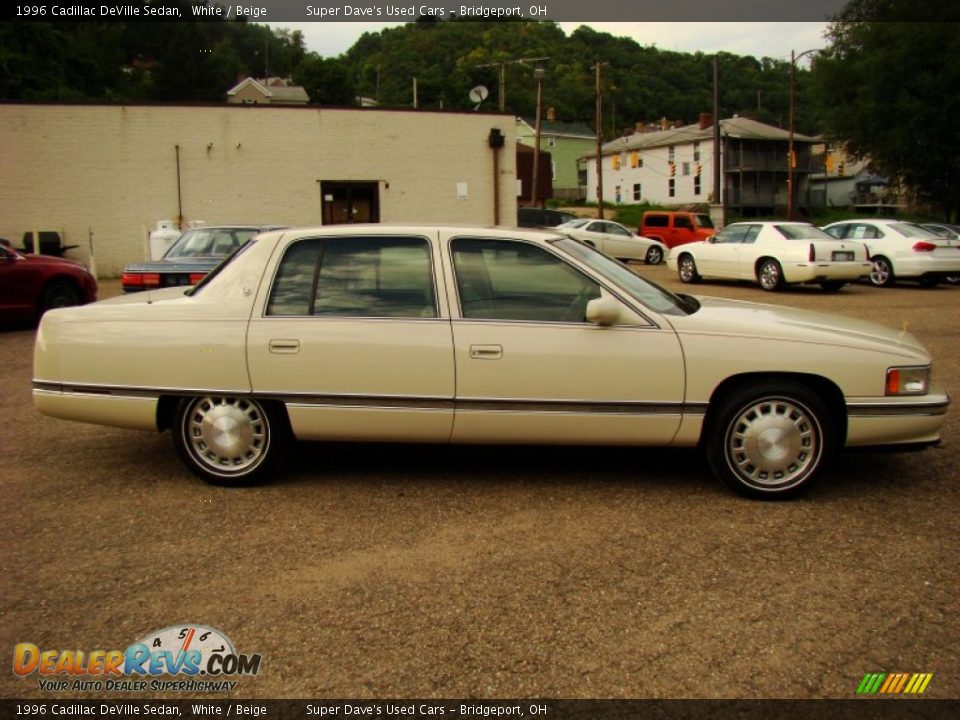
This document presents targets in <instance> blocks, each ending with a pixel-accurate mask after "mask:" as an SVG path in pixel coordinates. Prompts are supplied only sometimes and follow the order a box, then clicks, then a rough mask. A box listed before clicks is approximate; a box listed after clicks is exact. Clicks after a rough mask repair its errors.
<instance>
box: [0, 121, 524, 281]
mask: <svg viewBox="0 0 960 720" xmlns="http://www.w3.org/2000/svg"><path fill="white" fill-rule="evenodd" d="M491 128H498V129H499V130H500V131H501V132H502V133H503V135H504V137H505V143H504V147H503V148H502V149H500V151H499V162H500V175H499V190H500V199H499V204H500V222H501V224H506V225H513V224H515V221H516V159H515V153H514V150H513V148H514V146H515V136H514V119H513V118H512V117H507V116H504V115H494V114H483V113H437V112H413V111H409V112H408V111H387V110H369V109H365V110H337V109H316V108H277V107H269V106H263V105H259V106H244V105H224V106H217V107H185V106H184V107H166V106H164V107H156V106H88V105H82V106H81V105H0V153H2V157H3V158H4V160H5V162H4V165H5V167H4V172H3V173H0V237H5V238H8V239H10V240H12V241H13V242H14V244H15V245H16V246H19V245H20V238H21V237H22V235H23V233H24V232H25V231H27V230H32V229H36V230H59V231H60V232H61V233H62V234H63V238H64V242H65V243H66V244H70V245H80V248H78V249H77V250H72V251H70V253H68V257H73V258H76V259H78V260H81V261H83V262H89V255H90V253H89V249H88V246H89V243H88V238H89V235H90V233H91V232H92V234H93V247H94V250H95V255H96V266H97V272H98V275H99V276H101V277H111V276H116V275H118V274H119V273H120V271H121V270H122V269H123V267H124V265H126V264H128V263H131V262H138V261H141V260H143V259H145V257H146V253H147V241H146V235H147V233H148V232H149V231H150V230H151V229H152V228H153V227H154V225H155V224H156V222H157V221H158V220H166V219H170V220H176V219H177V214H178V201H177V147H178V146H179V165H180V186H181V196H182V214H183V221H184V226H185V224H186V223H187V222H189V221H192V220H201V221H204V222H206V223H207V224H208V225H212V224H216V223H262V224H286V225H297V226H299V225H319V224H320V223H321V196H320V184H319V181H320V180H341V181H343V180H355V181H376V182H378V184H379V188H380V220H381V222H382V223H405V222H411V223H465V224H478V225H492V224H493V222H494V207H493V204H494V200H493V198H494V188H493V156H492V153H493V151H492V150H491V149H490V148H489V146H488V144H487V136H488V134H489V132H490V129H491ZM461 184H465V186H466V190H467V194H466V198H465V199H458V186H461V187H462V185H461Z"/></svg>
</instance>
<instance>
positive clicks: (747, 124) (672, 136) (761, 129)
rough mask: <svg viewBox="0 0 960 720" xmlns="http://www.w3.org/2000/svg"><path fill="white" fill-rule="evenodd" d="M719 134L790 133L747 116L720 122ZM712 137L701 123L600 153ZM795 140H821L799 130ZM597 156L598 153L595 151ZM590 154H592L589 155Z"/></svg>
mask: <svg viewBox="0 0 960 720" xmlns="http://www.w3.org/2000/svg"><path fill="white" fill-rule="evenodd" d="M720 134H721V135H723V136H725V137H731V138H737V139H741V140H788V139H789V137H790V133H789V132H788V131H787V130H784V129H783V128H778V127H775V126H773V125H767V124H766V123H762V122H759V121H757V120H751V119H750V118H745V117H733V118H727V119H725V120H721V121H720ZM712 138H713V126H712V125H708V126H707V127H705V128H701V127H700V125H699V124H698V123H694V124H692V125H684V126H683V127H678V128H670V129H669V130H657V131H656V132H649V133H636V134H634V135H627V136H626V137H622V138H617V139H616V140H611V141H610V142H608V143H604V145H603V147H602V150H601V152H602V153H603V154H604V155H608V154H614V153H620V152H623V151H624V150H645V149H649V148H656V147H665V146H668V145H683V144H685V143H694V142H707V141H709V140H711V139H712ZM793 141H794V142H796V143H815V142H820V140H818V139H817V138H814V137H811V136H809V135H802V134H800V133H796V132H795V133H794V134H793ZM593 155H596V153H593ZM588 157H589V156H588Z"/></svg>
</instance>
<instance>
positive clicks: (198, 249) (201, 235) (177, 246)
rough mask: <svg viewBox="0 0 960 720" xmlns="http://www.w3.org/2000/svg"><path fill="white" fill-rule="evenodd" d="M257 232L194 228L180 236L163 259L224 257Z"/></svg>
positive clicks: (243, 229) (256, 230) (246, 229)
mask: <svg viewBox="0 0 960 720" xmlns="http://www.w3.org/2000/svg"><path fill="white" fill-rule="evenodd" d="M258 232H259V230H258V229H257V228H194V229H192V230H187V231H186V232H185V233H184V234H183V235H181V236H180V239H179V240H177V241H176V242H175V243H174V244H173V246H172V247H171V248H170V249H169V250H167V254H166V255H164V256H163V259H164V260H182V259H189V258H211V257H226V256H227V255H229V254H230V253H232V252H233V251H234V250H236V249H237V248H238V247H240V246H241V245H243V244H244V243H245V242H247V240H249V239H250V238H252V237H253V236H254V235H256V234H257V233H258Z"/></svg>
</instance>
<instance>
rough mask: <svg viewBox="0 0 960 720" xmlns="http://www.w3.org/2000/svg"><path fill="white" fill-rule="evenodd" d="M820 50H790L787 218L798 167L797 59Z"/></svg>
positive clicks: (791, 206)
mask: <svg viewBox="0 0 960 720" xmlns="http://www.w3.org/2000/svg"><path fill="white" fill-rule="evenodd" d="M815 52H820V51H819V49H813V50H804V51H803V52H802V53H800V54H799V55H796V54H794V52H793V50H791V51H790V133H789V140H788V141H787V220H793V206H794V203H795V200H794V195H796V192H795V191H794V187H793V184H794V182H793V181H794V176H795V168H796V164H797V163H796V159H795V155H794V152H795V151H794V149H793V112H794V106H795V105H796V100H795V99H794V96H795V95H796V84H797V60H799V59H800V58H802V57H803V56H804V55H809V54H810V53H815Z"/></svg>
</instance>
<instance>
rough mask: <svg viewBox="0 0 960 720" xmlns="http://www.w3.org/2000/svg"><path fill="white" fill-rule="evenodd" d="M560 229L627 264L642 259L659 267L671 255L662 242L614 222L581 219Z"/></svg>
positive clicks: (558, 227)
mask: <svg viewBox="0 0 960 720" xmlns="http://www.w3.org/2000/svg"><path fill="white" fill-rule="evenodd" d="M557 230H559V231H560V232H562V233H563V234H565V235H569V236H570V237H572V238H575V239H577V240H580V241H581V242H585V243H587V245H591V246H593V247H595V248H596V249H597V250H599V251H600V252H602V253H603V254H604V255H609V256H610V257H613V258H616V259H617V260H622V261H623V262H627V261H628V260H642V261H643V262H645V263H646V264H647V265H659V264H660V263H662V262H663V259H664V258H665V257H666V256H667V246H666V245H664V244H663V243H662V242H660V241H659V240H654V239H653V238H648V237H643V236H642V235H637V234H636V233H633V232H631V231H630V230H629V229H627V228H625V227H624V226H623V225H621V224H620V223H615V222H611V221H610V220H594V219H591V218H577V219H576V220H570V221H568V222H565V223H563V224H562V225H558V226H557Z"/></svg>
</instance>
